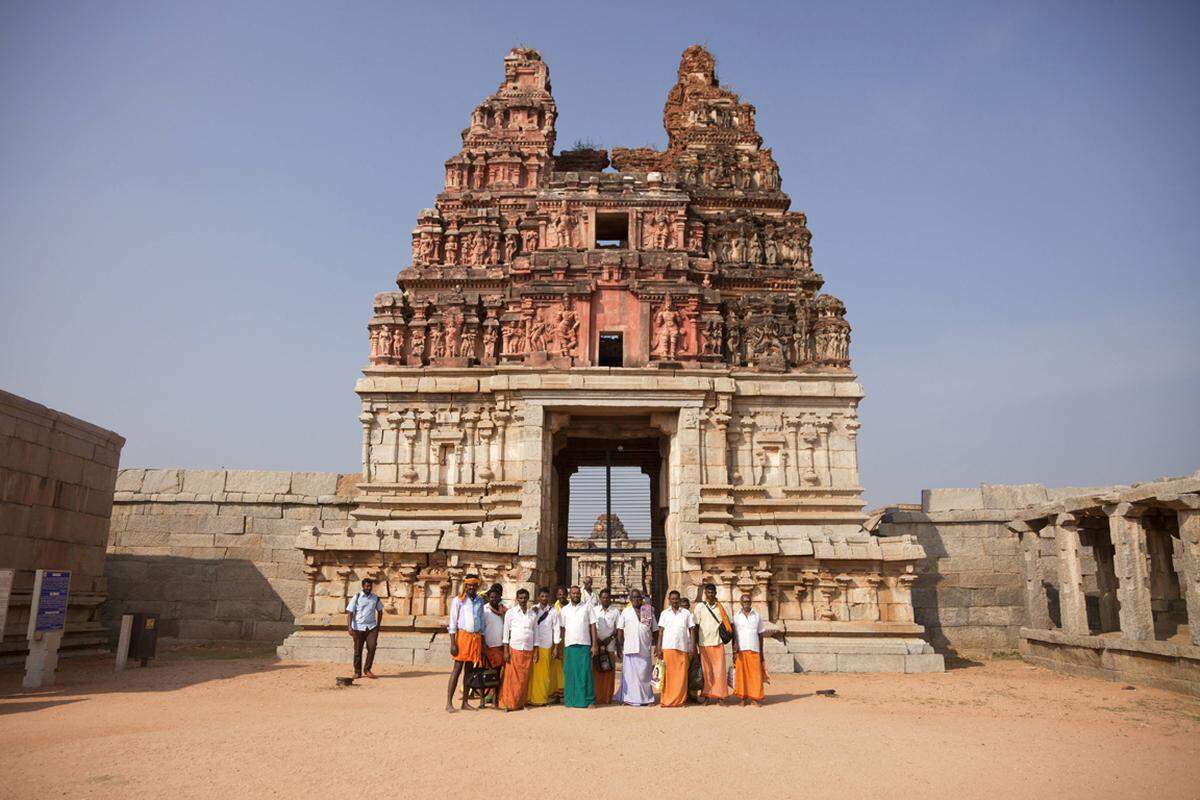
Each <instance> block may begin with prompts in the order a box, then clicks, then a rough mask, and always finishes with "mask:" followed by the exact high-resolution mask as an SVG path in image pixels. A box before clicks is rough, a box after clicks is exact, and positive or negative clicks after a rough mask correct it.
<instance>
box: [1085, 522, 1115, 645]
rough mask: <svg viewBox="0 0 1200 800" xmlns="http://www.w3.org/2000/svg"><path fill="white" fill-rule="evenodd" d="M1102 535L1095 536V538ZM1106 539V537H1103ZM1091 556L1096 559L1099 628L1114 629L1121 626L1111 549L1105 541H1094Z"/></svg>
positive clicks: (1102, 629)
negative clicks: (1098, 592)
mask: <svg viewBox="0 0 1200 800" xmlns="http://www.w3.org/2000/svg"><path fill="white" fill-rule="evenodd" d="M1100 538H1102V537H1100V536H1096V539H1100ZM1103 538H1104V539H1105V540H1107V537H1103ZM1092 556H1093V557H1094V558H1095V559H1096V588H1097V589H1098V590H1099V591H1100V630H1101V631H1104V632H1107V631H1115V630H1120V628H1121V619H1120V617H1119V616H1118V614H1117V575H1116V572H1115V570H1114V567H1113V549H1112V546H1111V545H1110V544H1109V543H1108V542H1107V541H1096V543H1095V544H1093V545H1092Z"/></svg>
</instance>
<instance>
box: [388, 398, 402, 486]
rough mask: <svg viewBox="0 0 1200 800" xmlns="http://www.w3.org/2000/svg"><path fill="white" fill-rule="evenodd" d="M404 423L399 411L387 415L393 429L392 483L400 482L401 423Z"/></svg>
mask: <svg viewBox="0 0 1200 800" xmlns="http://www.w3.org/2000/svg"><path fill="white" fill-rule="evenodd" d="M403 421H404V417H403V415H401V414H400V412H398V411H393V412H392V413H391V414H388V415H387V424H388V427H389V428H391V429H392V465H393V466H392V469H393V470H394V475H393V477H392V481H393V482H394V483H399V482H400V438H401V437H400V423H402V422H403Z"/></svg>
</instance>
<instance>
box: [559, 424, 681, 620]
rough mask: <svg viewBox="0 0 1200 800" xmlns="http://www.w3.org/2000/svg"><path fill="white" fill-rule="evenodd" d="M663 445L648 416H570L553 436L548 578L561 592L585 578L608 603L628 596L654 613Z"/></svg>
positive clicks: (662, 570) (661, 570) (659, 575)
mask: <svg viewBox="0 0 1200 800" xmlns="http://www.w3.org/2000/svg"><path fill="white" fill-rule="evenodd" d="M666 452H667V448H666V441H665V438H664V437H663V436H662V435H661V432H660V431H658V430H657V429H656V428H653V427H652V426H651V425H650V420H649V417H648V416H637V415H629V416H618V417H612V416H606V417H592V416H587V415H580V414H576V413H572V414H571V421H570V424H569V425H568V426H566V427H565V428H563V429H560V430H559V431H558V432H556V434H555V457H554V481H555V484H556V491H555V498H556V500H557V509H556V514H555V518H556V519H557V522H558V524H557V536H556V537H555V538H556V541H555V551H556V556H555V561H554V563H555V574H556V579H557V582H559V583H562V584H563V585H566V586H569V585H571V584H574V583H579V584H582V582H583V579H584V578H585V577H589V576H590V577H591V578H592V586H593V588H594V590H595V591H599V590H600V589H602V588H605V587H606V586H611V590H612V594H613V600H614V602H622V601H624V599H625V598H626V597H627V596H628V593H629V590H630V589H639V590H641V591H642V592H644V593H646V594H647V595H648V596H649V597H650V598H651V600H652V602H654V604H655V606H656V607H661V598H662V595H663V594H664V593H665V591H666V590H665V588H664V587H663V582H664V578H665V574H666V546H665V544H666V542H665V537H664V528H665V525H664V522H665V519H666V508H665V505H666V498H665V497H664V496H663V492H661V491H660V489H661V484H662V481H661V476H662V473H663V469H664V463H663V462H664V456H665V454H666Z"/></svg>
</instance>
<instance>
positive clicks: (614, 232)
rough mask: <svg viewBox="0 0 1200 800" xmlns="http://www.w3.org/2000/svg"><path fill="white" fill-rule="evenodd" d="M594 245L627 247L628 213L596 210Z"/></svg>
mask: <svg viewBox="0 0 1200 800" xmlns="http://www.w3.org/2000/svg"><path fill="white" fill-rule="evenodd" d="M596 247H604V248H610V249H626V248H628V247H629V214H628V212H625V211H616V212H613V211H597V212H596Z"/></svg>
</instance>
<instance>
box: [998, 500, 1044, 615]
mask: <svg viewBox="0 0 1200 800" xmlns="http://www.w3.org/2000/svg"><path fill="white" fill-rule="evenodd" d="M1008 528H1009V530H1011V531H1012V532H1013V533H1015V534H1016V535H1017V537H1018V538H1019V539H1020V540H1021V577H1022V579H1023V581H1024V584H1025V625H1026V627H1029V628H1035V629H1037V630H1049V629H1050V627H1051V625H1050V605H1049V603H1048V602H1047V600H1046V592H1045V591H1044V590H1043V589H1042V575H1041V571H1040V570H1039V569H1038V559H1039V558H1040V556H1041V537H1040V536H1039V535H1038V532H1037V531H1035V530H1034V529H1033V528H1031V527H1029V525H1028V524H1026V523H1024V522H1020V521H1017V522H1010V523H1009V524H1008Z"/></svg>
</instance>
